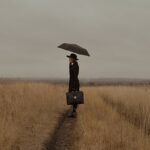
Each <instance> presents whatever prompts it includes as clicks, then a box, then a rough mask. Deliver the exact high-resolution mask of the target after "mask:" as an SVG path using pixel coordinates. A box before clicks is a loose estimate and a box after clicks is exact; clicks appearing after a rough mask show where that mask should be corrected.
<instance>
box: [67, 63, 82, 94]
mask: <svg viewBox="0 0 150 150" xmlns="http://www.w3.org/2000/svg"><path fill="white" fill-rule="evenodd" d="M69 73H70V79H69V92H71V91H79V88H80V83H79V79H78V75H79V65H78V62H74V63H70V64H69Z"/></svg>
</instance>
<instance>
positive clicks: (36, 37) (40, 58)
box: [0, 0, 150, 78]
mask: <svg viewBox="0 0 150 150" xmlns="http://www.w3.org/2000/svg"><path fill="white" fill-rule="evenodd" d="M64 42H69V43H77V44H79V45H81V46H83V47H85V48H87V49H88V50H89V52H90V54H91V57H85V56H80V55H79V56H78V57H79V59H80V61H79V64H80V78H101V77H106V78H107V77H110V78H113V77H116V78H117V77H123V78H149V77H150V69H149V65H150V1H149V0H0V77H36V78H38V77H46V78H67V77H68V59H67V58H66V57H65V56H66V55H67V54H70V53H68V52H67V51H63V50H61V49H58V48H57V46H58V45H59V44H61V43H64Z"/></svg>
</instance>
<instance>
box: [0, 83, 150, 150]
mask: <svg viewBox="0 0 150 150" xmlns="http://www.w3.org/2000/svg"><path fill="white" fill-rule="evenodd" d="M82 90H83V91H84V93H85V104H84V105H81V106H79V108H78V116H77V118H75V120H76V124H75V126H74V127H73V128H72V129H71V130H73V134H74V135H73V136H71V138H73V139H72V141H73V143H72V147H71V149H72V150H149V149H150V135H149V134H150V118H149V116H150V87H149V86H85V87H82ZM66 91H67V86H66V85H61V84H60V85H59V84H57V85H55V84H47V83H32V82H31V83H30V82H15V83H10V84H9V83H1V84H0V150H44V149H46V147H45V145H44V143H45V141H47V139H49V140H51V138H52V137H53V134H54V130H55V129H56V126H57V124H58V121H59V118H60V116H61V115H62V113H64V112H65V111H66V110H68V108H69V107H68V106H66V100H65V92H66ZM66 117H67V116H66ZM60 150H61V149H60Z"/></svg>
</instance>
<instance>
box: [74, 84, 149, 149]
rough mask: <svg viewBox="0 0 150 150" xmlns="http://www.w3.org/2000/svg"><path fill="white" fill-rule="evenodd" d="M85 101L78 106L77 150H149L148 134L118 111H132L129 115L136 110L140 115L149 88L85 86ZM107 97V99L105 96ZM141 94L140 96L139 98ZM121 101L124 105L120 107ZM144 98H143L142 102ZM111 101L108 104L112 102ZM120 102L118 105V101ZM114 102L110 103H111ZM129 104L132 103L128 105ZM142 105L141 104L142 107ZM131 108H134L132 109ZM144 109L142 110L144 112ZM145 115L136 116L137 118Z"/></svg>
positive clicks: (145, 102)
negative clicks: (105, 99) (108, 100)
mask: <svg viewBox="0 0 150 150" xmlns="http://www.w3.org/2000/svg"><path fill="white" fill-rule="evenodd" d="M84 92H85V95H86V99H85V105H84V106H81V107H80V108H79V110H78V111H79V112H78V113H79V115H78V124H77V125H78V126H77V131H76V133H77V134H79V135H80V137H81V138H80V139H79V140H78V141H76V142H75V148H76V149H80V150H149V149H150V138H149V136H147V135H145V133H144V132H143V130H140V129H139V128H137V127H136V126H135V125H134V124H133V123H132V121H131V122H130V121H129V120H127V119H126V118H125V117H124V116H123V115H121V114H120V112H118V111H116V105H117V107H118V109H121V111H122V112H126V111H127V112H126V113H128V111H131V112H132V113H131V112H130V113H129V114H130V119H131V120H132V119H133V118H134V117H132V115H133V116H134V115H135V114H136V115H137V116H138V115H141V113H140V111H141V110H140V109H139V107H137V106H139V104H141V103H142V104H143V105H141V107H142V106H143V107H144V106H145V107H146V106H147V108H150V106H149V102H148V100H149V99H147V98H149V88H147V87H144V88H143V87H141V88H138V87H134V88H131V87H123V86H120V87H114V86H111V87H109V86H108V87H86V88H84ZM106 97H107V99H110V101H111V102H110V103H109V104H108V103H106V101H104V98H106ZM141 98H142V100H140V99H141ZM120 99H121V103H122V105H123V106H124V107H123V109H122V107H121V108H119V107H120V104H119V103H120ZM142 101H143V102H142ZM112 103H113V105H110V104H112ZM118 104H119V105H118ZM112 106H113V107H112ZM131 106H132V107H131ZM145 107H144V108H143V109H144V110H145ZM133 108H134V109H133ZM146 111H147V110H145V113H148V112H146ZM140 117H141V118H142V117H144V118H145V117H146V116H144V115H143V116H139V118H140Z"/></svg>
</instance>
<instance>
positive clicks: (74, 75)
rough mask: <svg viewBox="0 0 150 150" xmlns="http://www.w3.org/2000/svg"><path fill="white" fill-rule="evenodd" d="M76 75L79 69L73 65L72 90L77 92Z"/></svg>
mask: <svg viewBox="0 0 150 150" xmlns="http://www.w3.org/2000/svg"><path fill="white" fill-rule="evenodd" d="M78 73H79V67H78V65H75V66H74V67H73V90H77V89H76V88H77V87H76V86H77V78H78Z"/></svg>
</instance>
